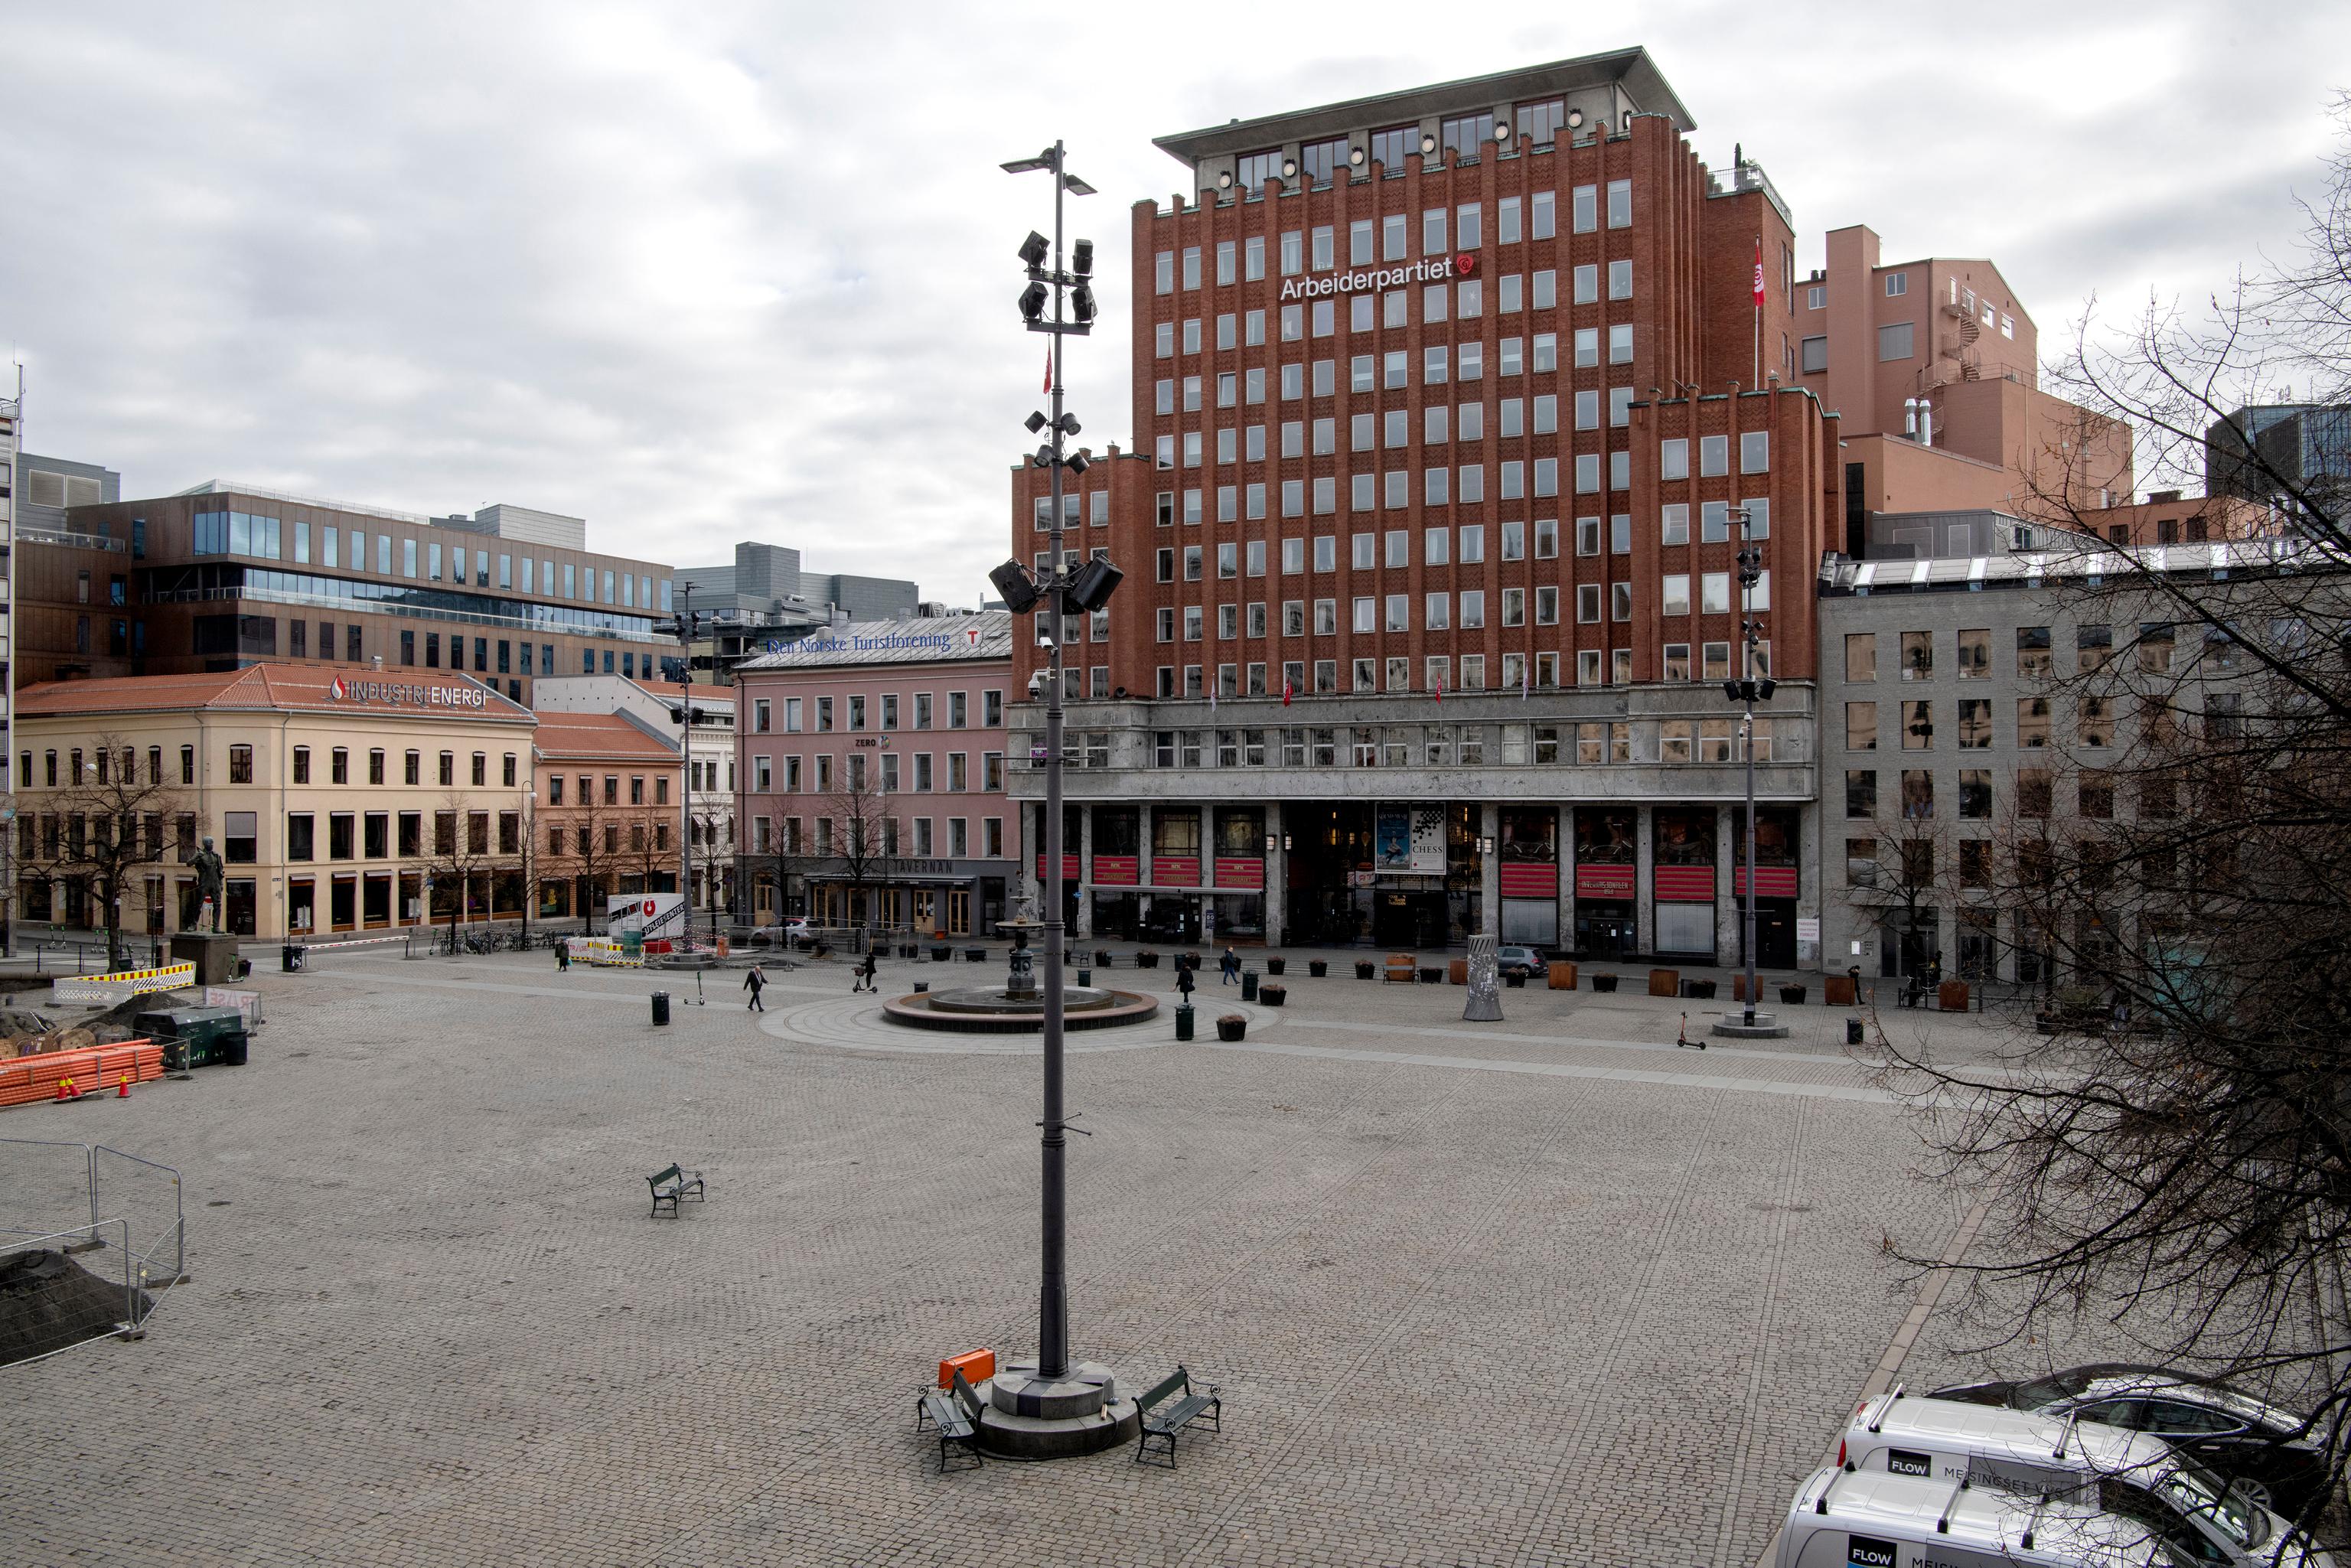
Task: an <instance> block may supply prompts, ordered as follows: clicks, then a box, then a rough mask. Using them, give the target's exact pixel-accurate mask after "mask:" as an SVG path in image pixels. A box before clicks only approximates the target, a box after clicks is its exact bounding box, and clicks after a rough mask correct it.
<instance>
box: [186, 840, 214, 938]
mask: <svg viewBox="0 0 2351 1568" xmlns="http://www.w3.org/2000/svg"><path fill="white" fill-rule="evenodd" d="M189 863H191V864H193V866H194V867H195V868H196V899H197V901H198V904H200V905H201V904H204V903H205V902H209V903H210V904H212V906H213V930H214V932H215V933H217V932H218V931H219V930H220V928H221V858H220V856H219V855H217V854H215V853H214V852H213V841H212V840H210V839H206V840H204V847H203V848H201V849H199V850H197V851H196V853H195V858H194V859H193V861H192V862H189Z"/></svg>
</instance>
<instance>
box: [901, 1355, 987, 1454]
mask: <svg viewBox="0 0 2351 1568" xmlns="http://www.w3.org/2000/svg"><path fill="white" fill-rule="evenodd" d="M979 1410H980V1405H979V1395H978V1393H977V1391H976V1390H974V1389H973V1387H972V1385H970V1384H968V1383H967V1382H965V1381H964V1375H963V1369H962V1368H961V1367H957V1368H956V1373H955V1385H954V1386H953V1387H952V1388H943V1389H939V1390H936V1391H933V1390H931V1389H925V1390H924V1391H923V1392H922V1393H921V1394H920V1395H918V1396H915V1399H914V1430H915V1431H917V1432H919V1431H921V1430H922V1429H923V1424H924V1423H925V1421H927V1422H929V1423H930V1424H931V1425H932V1426H933V1427H936V1428H937V1429H938V1434H939V1474H941V1475H945V1474H946V1473H947V1471H948V1470H949V1469H978V1468H979V1467H980V1465H981V1463H982V1462H983V1461H982V1459H981V1458H980V1453H979ZM950 1443H954V1444H957V1445H959V1446H960V1447H961V1448H963V1451H964V1452H965V1453H966V1454H967V1455H969V1456H970V1457H971V1463H970V1464H969V1465H958V1466H950V1465H949V1464H948V1463H947V1445H948V1444H950Z"/></svg>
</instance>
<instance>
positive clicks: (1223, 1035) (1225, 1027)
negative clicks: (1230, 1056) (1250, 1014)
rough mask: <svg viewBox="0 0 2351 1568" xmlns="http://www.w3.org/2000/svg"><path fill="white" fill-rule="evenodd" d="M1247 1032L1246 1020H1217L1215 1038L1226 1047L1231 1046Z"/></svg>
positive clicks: (1247, 1024)
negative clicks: (1221, 1041)
mask: <svg viewBox="0 0 2351 1568" xmlns="http://www.w3.org/2000/svg"><path fill="white" fill-rule="evenodd" d="M1248 1032H1249V1019H1243V1018H1221V1019H1217V1039H1218V1040H1223V1041H1224V1042H1225V1043H1226V1044H1227V1045H1230V1044H1232V1043H1233V1042H1234V1041H1236V1040H1239V1039H1240V1038H1241V1037H1242V1036H1243V1035H1245V1034H1247V1033H1248Z"/></svg>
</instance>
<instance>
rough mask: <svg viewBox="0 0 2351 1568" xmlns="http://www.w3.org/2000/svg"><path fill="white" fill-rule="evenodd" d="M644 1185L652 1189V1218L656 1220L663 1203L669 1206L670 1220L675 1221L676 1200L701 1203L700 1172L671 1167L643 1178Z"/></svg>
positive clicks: (676, 1215) (676, 1216) (676, 1214)
mask: <svg viewBox="0 0 2351 1568" xmlns="http://www.w3.org/2000/svg"><path fill="white" fill-rule="evenodd" d="M645 1185H646V1186H649V1187H651V1188H653V1217H654V1218H659V1217H660V1215H661V1211H662V1205H663V1204H664V1203H665V1204H667V1205H669V1214H670V1218H672V1219H675V1218H678V1213H677V1200H678V1199H679V1198H681V1197H690V1198H692V1199H694V1201H695V1202H696V1203H700V1202H701V1201H702V1173H701V1172H700V1171H689V1170H680V1169H679V1168H678V1167H677V1166H670V1167H669V1168H668V1169H666V1170H659V1171H655V1172H654V1173H653V1175H651V1176H647V1177H645Z"/></svg>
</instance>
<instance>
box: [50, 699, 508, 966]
mask: <svg viewBox="0 0 2351 1568" xmlns="http://www.w3.org/2000/svg"><path fill="white" fill-rule="evenodd" d="M535 728H536V724H535V721H534V719H533V716H532V715H531V713H530V710H529V709H528V708H525V707H523V706H519V705H518V704H516V703H514V702H510V701H508V700H507V698H506V697H504V696H502V695H499V694H498V693H497V692H496V691H495V690H493V689H491V688H490V687H489V686H488V685H486V684H485V683H483V682H480V681H477V680H475V679H474V678H473V677H472V676H470V675H467V674H455V673H442V672H425V671H417V670H402V671H398V672H387V671H350V672H337V671H333V670H329V669H319V668H313V667H307V666H298V665H288V664H256V665H253V666H250V667H247V668H246V669H242V670H235V671H224V672H218V673H213V674H186V675H142V676H132V677H127V678H122V679H109V680H88V681H65V682H57V683H53V684H50V685H37V686H31V687H27V688H26V689H25V690H23V691H20V692H19V693H18V694H17V702H16V727H15V734H14V737H13V738H14V740H15V743H16V789H17V794H16V831H15V834H14V837H13V841H12V842H11V845H10V848H11V849H12V850H13V852H14V855H13V859H14V862H15V864H14V867H13V869H14V871H15V873H16V910H15V912H14V913H15V915H16V918H17V919H18V920H19V921H24V922H29V923H33V924H41V923H48V924H52V925H63V926H74V927H85V928H95V927H100V926H103V925H105V924H106V922H105V919H104V915H103V901H104V900H105V899H106V898H107V897H108V896H110V895H111V896H113V897H114V898H115V899H116V901H117V903H118V905H119V915H120V925H121V927H122V928H123V929H124V930H125V931H127V932H133V933H151V934H156V935H162V934H165V933H169V932H172V931H179V930H186V929H194V928H197V927H198V926H199V925H204V924H206V922H205V921H204V911H203V908H202V905H201V901H200V898H199V894H198V887H197V870H196V866H195V863H194V862H195V857H196V856H197V854H198V852H199V850H200V848H201V844H202V841H204V840H205V839H207V838H209V839H211V840H212V841H214V851H215V852H217V853H218V855H219V856H220V858H221V860H222V862H223V866H222V882H223V887H222V894H223V897H222V909H221V912H220V913H221V920H220V926H221V929H222V930H224V931H227V932H233V933H235V935H237V936H244V937H247V938H250V939H253V940H256V941H276V940H284V939H287V938H289V937H290V938H292V939H294V940H297V941H299V940H302V939H304V938H306V937H308V938H321V939H323V938H328V937H330V936H333V935H335V934H338V933H349V934H354V935H357V934H362V933H366V932H376V931H381V932H390V931H396V930H398V929H400V928H401V927H403V926H416V925H423V924H425V923H426V921H427V920H428V918H429V917H437V918H438V919H440V920H442V921H444V922H445V921H446V920H447V919H449V918H450V916H451V915H452V914H454V913H455V912H456V911H458V910H460V909H462V911H463V917H464V918H465V919H467V920H485V919H492V918H497V917H501V916H520V915H522V914H523V913H524V908H523V904H524V893H523V890H524V889H525V888H526V887H527V886H528V885H529V883H530V881H531V880H532V879H531V876H530V853H531V843H530V832H529V828H530V822H531V814H532V809H533V808H532V799H531V797H532V785H533V782H534V767H533V747H532V738H533V734H534V731H535ZM428 910H429V911H430V915H428Z"/></svg>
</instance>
